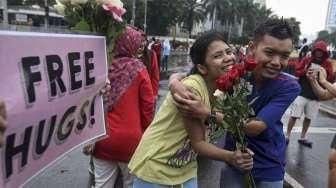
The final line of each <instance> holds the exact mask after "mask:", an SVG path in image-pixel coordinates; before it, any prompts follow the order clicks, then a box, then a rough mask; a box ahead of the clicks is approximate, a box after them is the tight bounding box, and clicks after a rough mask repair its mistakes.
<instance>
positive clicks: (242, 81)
mask: <svg viewBox="0 0 336 188" xmlns="http://www.w3.org/2000/svg"><path fill="white" fill-rule="evenodd" d="M256 65H257V64H256V63H255V61H254V60H252V59H246V60H245V61H244V63H242V64H235V65H234V66H233V68H232V69H231V70H230V71H228V72H227V73H226V74H224V75H223V76H221V77H220V78H218V79H217V80H216V84H217V88H218V90H217V91H216V92H215V94H214V95H215V97H216V105H215V108H216V111H220V112H221V113H222V114H223V115H224V118H223V121H222V124H221V125H220V127H219V129H221V132H224V131H227V132H229V133H231V134H232V136H233V138H234V139H235V142H236V148H237V149H239V150H241V151H242V152H247V141H246V136H245V133H244V130H243V129H244V125H245V124H246V122H247V120H248V118H249V117H251V116H252V115H254V111H253V109H252V107H251V104H249V103H248V101H247V96H248V95H249V94H250V93H251V91H252V85H250V83H249V82H248V81H247V80H248V79H249V78H248V77H250V76H251V71H252V70H253V69H254V68H255V67H256ZM244 182H245V187H248V188H254V187H255V183H254V180H253V177H252V174H251V172H248V173H247V174H246V175H245V181H244Z"/></svg>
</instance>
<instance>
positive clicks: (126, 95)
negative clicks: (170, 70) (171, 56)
mask: <svg viewBox="0 0 336 188" xmlns="http://www.w3.org/2000/svg"><path fill="white" fill-rule="evenodd" d="M144 42H145V38H144V37H143V33H142V32H140V31H137V30H136V29H135V28H132V27H126V30H125V31H124V33H123V34H122V35H121V36H120V37H119V38H118V39H117V40H116V44H115V49H114V55H115V57H114V60H113V62H112V64H111V66H110V68H109V74H108V77H109V80H110V82H111V91H110V93H109V96H107V98H108V102H107V108H108V112H107V114H106V131H107V135H108V136H107V138H105V139H103V140H100V141H98V142H96V144H95V148H94V152H93V164H94V176H95V181H94V183H95V187H114V184H115V181H116V179H117V176H118V174H119V172H120V173H121V175H122V177H123V184H124V185H123V187H124V188H128V187H129V188H131V187H132V183H133V182H132V176H131V175H130V174H129V170H128V168H127V164H128V162H129V160H130V158H131V156H132V155H133V152H134V151H135V149H136V147H137V145H138V143H139V141H140V139H141V136H142V134H143V132H144V131H145V129H146V128H147V126H148V125H149V124H150V123H151V121H152V118H153V115H154V96H153V91H152V85H151V81H150V79H149V76H148V72H147V70H146V67H145V65H144V64H143V62H142V61H141V60H140V59H138V57H139V56H138V55H139V54H141V53H142V52H143V47H144V46H143V45H144Z"/></svg>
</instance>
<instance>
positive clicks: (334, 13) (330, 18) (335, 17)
mask: <svg viewBox="0 0 336 188" xmlns="http://www.w3.org/2000/svg"><path fill="white" fill-rule="evenodd" d="M325 28H326V29H327V30H328V31H330V32H332V31H335V30H336V0H329V4H328V12H327V18H326V23H325Z"/></svg>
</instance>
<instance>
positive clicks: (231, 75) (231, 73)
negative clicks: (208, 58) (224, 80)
mask: <svg viewBox="0 0 336 188" xmlns="http://www.w3.org/2000/svg"><path fill="white" fill-rule="evenodd" d="M227 74H228V76H229V79H230V81H231V82H234V81H235V80H237V79H238V78H239V71H238V69H237V68H234V67H233V68H232V69H231V70H230V71H229V72H228V73H227Z"/></svg>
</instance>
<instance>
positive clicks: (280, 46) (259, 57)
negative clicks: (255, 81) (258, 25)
mask: <svg viewBox="0 0 336 188" xmlns="http://www.w3.org/2000/svg"><path fill="white" fill-rule="evenodd" d="M292 48H293V43H292V40H291V39H290V38H288V39H283V40H281V39H277V38H275V37H272V36H270V35H267V34H266V35H265V36H264V37H263V38H262V39H261V40H260V41H258V42H257V43H254V44H252V56H253V57H254V59H255V61H256V62H257V64H258V65H257V67H256V69H255V73H256V74H257V76H258V77H260V78H262V79H272V78H276V77H277V76H278V75H279V74H280V72H281V71H282V70H284V69H285V68H286V66H287V64H288V60H289V56H290V53H291V51H292Z"/></svg>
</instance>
